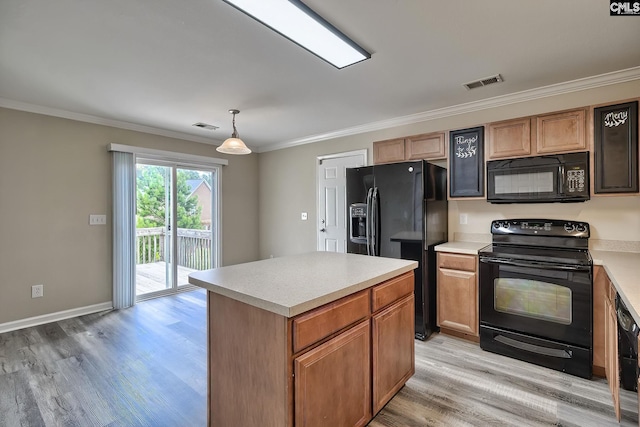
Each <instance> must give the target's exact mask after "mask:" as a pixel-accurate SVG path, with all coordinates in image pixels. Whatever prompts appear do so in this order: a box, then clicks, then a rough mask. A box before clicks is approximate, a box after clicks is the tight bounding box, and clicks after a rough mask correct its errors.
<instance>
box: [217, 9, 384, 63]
mask: <svg viewBox="0 0 640 427" xmlns="http://www.w3.org/2000/svg"><path fill="white" fill-rule="evenodd" d="M223 1H224V2H225V3H229V4H230V5H232V6H234V7H235V8H237V9H239V10H241V11H242V12H244V13H246V14H247V15H249V16H251V17H252V18H254V19H255V20H257V21H259V22H262V23H263V24H264V25H266V26H267V27H269V28H271V29H272V30H274V31H276V32H278V33H280V34H282V35H283V36H285V37H286V38H288V39H289V40H291V41H292V42H294V43H296V44H298V45H300V46H302V47H303V48H305V49H307V50H308V51H309V52H311V53H313V54H314V55H316V56H319V57H320V58H322V59H324V60H325V61H327V62H328V63H330V64H332V65H333V66H335V67H336V68H344V67H346V66H348V65H352V64H355V63H356V62H360V61H364V60H365V59H369V58H371V54H370V53H369V52H367V51H366V50H364V49H363V48H361V47H360V46H358V45H357V44H356V43H355V42H354V41H353V40H351V39H349V38H348V37H347V36H345V35H344V34H342V33H341V32H340V31H339V30H338V29H336V28H335V27H334V26H333V25H331V24H330V23H328V22H327V21H325V20H324V19H323V18H322V17H321V16H320V15H318V14H317V13H315V12H314V11H313V10H311V9H309V7H308V6H306V5H305V4H304V3H302V2H301V1H299V0H223Z"/></svg>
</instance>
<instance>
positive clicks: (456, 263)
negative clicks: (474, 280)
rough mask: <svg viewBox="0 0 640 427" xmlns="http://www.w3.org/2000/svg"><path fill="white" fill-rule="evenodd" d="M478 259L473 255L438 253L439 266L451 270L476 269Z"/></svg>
mask: <svg viewBox="0 0 640 427" xmlns="http://www.w3.org/2000/svg"><path fill="white" fill-rule="evenodd" d="M476 260H477V258H476V257H475V256H473V255H459V254H449V253H442V252H441V253H438V267H440V268H448V269H450V270H462V271H476Z"/></svg>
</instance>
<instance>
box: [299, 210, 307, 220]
mask: <svg viewBox="0 0 640 427" xmlns="http://www.w3.org/2000/svg"><path fill="white" fill-rule="evenodd" d="M300 219H301V220H303V221H306V220H307V213H306V212H302V213H301V214H300Z"/></svg>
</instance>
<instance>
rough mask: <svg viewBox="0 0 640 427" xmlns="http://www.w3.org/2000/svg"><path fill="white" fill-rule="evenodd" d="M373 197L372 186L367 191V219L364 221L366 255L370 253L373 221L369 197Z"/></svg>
mask: <svg viewBox="0 0 640 427" xmlns="http://www.w3.org/2000/svg"><path fill="white" fill-rule="evenodd" d="M372 198H373V188H370V189H369V192H368V193H367V219H366V221H365V236H366V238H367V255H371V222H372V221H373V218H372V216H371V215H372V214H371V199H372Z"/></svg>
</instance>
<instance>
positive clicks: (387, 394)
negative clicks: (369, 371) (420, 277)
mask: <svg viewBox="0 0 640 427" xmlns="http://www.w3.org/2000/svg"><path fill="white" fill-rule="evenodd" d="M414 315H415V307H414V297H413V294H411V295H410V296H408V297H406V298H404V299H402V300H400V301H398V302H397V303H395V304H393V305H392V306H390V307H388V308H387V309H385V310H383V311H381V312H380V313H379V314H376V315H375V316H373V319H372V320H373V322H372V325H373V333H372V337H373V357H372V360H373V413H374V414H376V413H377V412H378V411H380V410H381V409H382V407H383V406H384V405H386V404H387V402H388V401H389V400H391V398H392V397H393V395H395V394H396V393H397V392H398V390H400V389H401V388H402V386H403V385H404V383H405V382H407V380H408V379H409V378H411V376H412V375H413V374H414V372H415V360H414V339H415V338H414Z"/></svg>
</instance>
